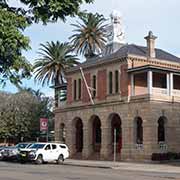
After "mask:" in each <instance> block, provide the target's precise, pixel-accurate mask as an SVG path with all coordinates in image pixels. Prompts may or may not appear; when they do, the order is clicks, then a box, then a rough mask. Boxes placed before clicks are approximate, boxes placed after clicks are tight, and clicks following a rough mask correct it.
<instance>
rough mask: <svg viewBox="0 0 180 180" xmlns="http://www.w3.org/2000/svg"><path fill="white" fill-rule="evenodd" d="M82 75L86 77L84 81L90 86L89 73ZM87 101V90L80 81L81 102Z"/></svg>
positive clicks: (88, 99)
mask: <svg viewBox="0 0 180 180" xmlns="http://www.w3.org/2000/svg"><path fill="white" fill-rule="evenodd" d="M84 76H85V78H86V82H87V84H88V86H90V84H91V75H90V73H85V74H84ZM89 101H90V98H89V95H88V91H87V88H86V86H85V83H84V81H83V83H82V102H89Z"/></svg>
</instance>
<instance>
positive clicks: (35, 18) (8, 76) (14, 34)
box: [0, 0, 93, 84]
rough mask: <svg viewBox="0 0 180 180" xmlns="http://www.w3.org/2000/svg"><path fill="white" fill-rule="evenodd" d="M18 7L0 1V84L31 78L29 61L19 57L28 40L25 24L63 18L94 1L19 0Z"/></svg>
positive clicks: (54, 20)
mask: <svg viewBox="0 0 180 180" xmlns="http://www.w3.org/2000/svg"><path fill="white" fill-rule="evenodd" d="M19 2H21V3H22V5H20V6H19V7H13V6H12V5H11V2H10V1H8V0H0V83H5V82H6V80H10V81H11V82H12V83H14V84H18V83H21V79H22V78H27V77H30V72H31V70H32V69H31V64H30V63H29V62H27V60H26V59H25V58H24V57H23V56H22V51H23V50H25V51H26V50H28V49H29V48H30V47H29V39H28V38H27V37H26V36H24V35H23V31H24V29H25V28H27V27H28V25H30V24H32V23H34V22H39V21H42V22H43V23H44V24H46V23H48V22H56V21H57V20H58V19H60V20H63V21H65V20H66V17H67V16H71V17H74V16H75V15H79V14H81V13H80V5H81V4H83V3H92V2H93V0H38V1H37V0H19Z"/></svg>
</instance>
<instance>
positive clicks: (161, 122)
mask: <svg viewBox="0 0 180 180" xmlns="http://www.w3.org/2000/svg"><path fill="white" fill-rule="evenodd" d="M157 123H158V128H157V132H158V142H165V141H166V134H167V133H166V127H167V123H168V119H167V118H166V117H165V116H160V117H159V119H158V121H157Z"/></svg>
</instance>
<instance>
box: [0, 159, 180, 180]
mask: <svg viewBox="0 0 180 180" xmlns="http://www.w3.org/2000/svg"><path fill="white" fill-rule="evenodd" d="M163 179H164V180H180V173H162V172H143V171H127V170H120V169H108V168H90V167H78V166H71V165H56V164H43V165H35V164H18V163H9V162H2V161H1V162H0V180H163Z"/></svg>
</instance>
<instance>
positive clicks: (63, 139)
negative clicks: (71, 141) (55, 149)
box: [60, 123, 66, 143]
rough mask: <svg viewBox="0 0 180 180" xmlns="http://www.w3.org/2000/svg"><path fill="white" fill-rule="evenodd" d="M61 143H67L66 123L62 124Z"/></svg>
mask: <svg viewBox="0 0 180 180" xmlns="http://www.w3.org/2000/svg"><path fill="white" fill-rule="evenodd" d="M60 141H61V142H63V143H65V142H66V128H65V124H64V123H61V124H60Z"/></svg>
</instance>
